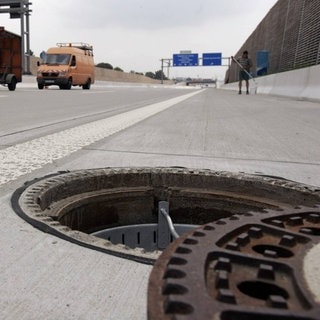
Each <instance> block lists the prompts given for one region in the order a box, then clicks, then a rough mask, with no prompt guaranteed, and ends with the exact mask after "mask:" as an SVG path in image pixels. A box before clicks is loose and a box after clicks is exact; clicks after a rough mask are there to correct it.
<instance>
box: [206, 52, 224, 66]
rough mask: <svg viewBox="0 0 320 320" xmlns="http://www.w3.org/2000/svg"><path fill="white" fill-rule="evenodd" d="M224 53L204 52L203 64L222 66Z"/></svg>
mask: <svg viewBox="0 0 320 320" xmlns="http://www.w3.org/2000/svg"><path fill="white" fill-rule="evenodd" d="M221 61H222V54H221V52H219V53H203V54H202V65H203V66H221Z"/></svg>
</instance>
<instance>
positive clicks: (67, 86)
mask: <svg viewBox="0 0 320 320" xmlns="http://www.w3.org/2000/svg"><path fill="white" fill-rule="evenodd" d="M71 87H72V79H71V78H69V79H68V82H67V84H66V85H65V87H64V89H66V90H70V89H71Z"/></svg>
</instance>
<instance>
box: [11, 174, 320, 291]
mask: <svg viewBox="0 0 320 320" xmlns="http://www.w3.org/2000/svg"><path fill="white" fill-rule="evenodd" d="M319 199H320V191H319V190H317V189H316V188H315V187H311V186H307V185H303V184H299V183H295V182H292V181H288V180H285V179H281V178H277V177H267V176H259V175H249V174H243V173H237V174H235V173H230V172H216V171H211V170H192V169H186V168H105V169H91V170H78V171H73V172H60V173H57V174H53V175H50V176H46V177H43V178H40V179H36V180H34V181H31V182H28V183H26V184H25V185H24V186H23V187H21V188H20V189H18V190H17V191H16V192H15V193H14V195H13V197H12V205H13V208H14V209H15V211H16V212H17V213H18V214H19V215H20V216H21V217H23V218H24V219H25V220H27V221H28V222H30V223H31V224H33V225H34V226H35V227H37V228H39V229H41V230H43V231H45V232H49V233H52V234H54V235H57V236H59V237H61V238H64V239H66V240H69V241H72V242H74V243H77V244H80V245H83V246H86V247H89V248H92V249H96V250H100V251H103V252H106V253H110V254H114V255H118V256H121V257H125V258H130V259H134V260H136V261H140V262H144V263H153V262H154V261H155V260H156V259H157V258H158V257H159V255H160V254H161V250H162V249H164V247H165V246H166V245H167V244H168V243H167V244H166V245H165V246H164V245H159V243H158V241H159V239H160V240H161V239H163V238H161V237H159V234H158V232H159V229H158V226H159V210H160V209H161V206H162V205H164V206H167V211H168V213H169V215H170V217H171V220H172V221H173V224H174V227H175V229H176V231H178V233H180V235H181V234H183V233H184V232H186V231H189V232H190V229H192V230H193V229H194V228H195V227H196V226H200V225H204V224H207V223H209V222H212V221H217V220H220V219H223V218H229V217H231V216H234V215H235V214H237V215H246V214H248V213H262V212H265V211H266V210H271V209H272V210H277V211H281V210H285V209H288V208H295V207H296V206H300V205H303V206H309V207H312V206H314V205H315V204H316V203H319ZM159 208H160V209H159ZM161 230H162V229H161ZM170 237H171V238H170V240H169V242H170V241H171V240H172V235H170ZM146 243H149V244H151V245H150V246H146V245H145V244H146ZM268 245H269V246H268ZM264 246H265V247H264ZM253 250H254V251H255V252H257V253H259V252H265V251H275V249H274V247H272V244H257V245H256V247H255V248H253ZM278 250H279V251H278V252H277V254H278V255H280V256H281V255H283V256H290V254H291V253H290V251H287V250H285V249H278ZM250 285H251V286H253V285H254V284H250V283H248V284H245V285H244V288H246V287H249V288H250ZM243 290H245V289H243Z"/></svg>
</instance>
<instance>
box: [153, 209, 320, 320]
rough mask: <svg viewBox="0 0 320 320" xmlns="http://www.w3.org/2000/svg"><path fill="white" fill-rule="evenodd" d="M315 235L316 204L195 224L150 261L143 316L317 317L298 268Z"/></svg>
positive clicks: (319, 212) (319, 225)
mask: <svg viewBox="0 0 320 320" xmlns="http://www.w3.org/2000/svg"><path fill="white" fill-rule="evenodd" d="M319 237H320V207H319V206H316V207H314V208H306V207H305V208H300V209H285V210H283V211H281V212H280V211H270V210H269V211H265V212H262V213H258V214H257V213H256V214H251V213H247V214H245V215H242V216H240V215H234V216H231V217H229V218H227V219H220V220H218V221H215V222H212V223H209V224H206V225H204V226H202V227H200V228H197V229H196V230H194V231H192V232H190V233H188V234H185V235H184V236H182V237H180V238H179V239H177V240H176V241H175V242H173V243H172V244H171V245H170V246H169V247H167V249H166V250H165V251H164V252H163V254H162V255H161V256H160V258H159V259H158V260H157V262H156V263H155V265H154V267H153V270H152V273H151V275H150V279H149V289H148V319H149V320H157V319H159V320H160V319H161V320H163V319H201V320H206V319H217V320H218V319H221V320H266V319H268V320H269V319H271V320H278V319H282V320H292V319H296V320H302V319H303V320H307V319H309V320H311V319H313V320H316V319H319V312H320V305H319V304H318V303H316V301H315V298H314V297H313V295H312V294H311V293H310V291H309V290H308V289H307V288H306V287H307V285H306V279H305V278H304V273H303V263H304V257H305V255H306V253H307V252H308V251H309V250H310V249H311V248H312V247H313V246H315V245H316V244H318V243H319V240H320V239H319ZM318 276H319V275H318ZM315 277H316V278H317V276H315ZM318 283H319V282H318Z"/></svg>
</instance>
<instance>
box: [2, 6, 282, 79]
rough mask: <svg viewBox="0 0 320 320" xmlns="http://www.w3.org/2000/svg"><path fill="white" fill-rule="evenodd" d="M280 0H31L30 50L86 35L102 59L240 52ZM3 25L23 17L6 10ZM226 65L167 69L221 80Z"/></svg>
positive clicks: (152, 66) (151, 64)
mask: <svg viewBox="0 0 320 320" xmlns="http://www.w3.org/2000/svg"><path fill="white" fill-rule="evenodd" d="M277 1H278V0H259V1H257V0H245V1H238V0H91V1H79V0H63V1H49V0H31V1H30V2H31V3H32V5H31V6H30V9H31V10H32V12H31V16H30V49H31V50H32V51H33V52H34V54H35V55H36V56H39V55H40V52H42V51H43V50H44V51H46V50H47V49H48V48H49V47H54V46H55V45H56V43H58V42H67V43H69V42H84V43H88V44H90V45H93V48H94V56H95V63H96V64H97V63H100V62H105V63H110V64H111V65H112V66H113V67H114V68H115V67H120V68H121V69H122V70H124V71H125V72H130V71H135V72H141V73H146V72H155V71H157V70H160V69H161V59H172V57H173V54H177V53H180V52H181V51H191V52H192V53H198V54H199V57H201V56H202V53H222V57H223V58H227V57H230V56H232V55H235V54H236V53H237V51H238V50H239V49H240V47H241V46H242V45H243V43H244V42H245V41H246V40H247V38H248V37H249V36H250V35H251V33H252V32H253V31H254V30H255V28H256V27H257V26H258V24H259V23H260V22H261V20H262V19H263V18H264V17H265V16H266V14H267V13H268V11H269V10H270V9H271V8H272V7H273V5H274V4H275V3H276V2H277ZM0 25H1V26H4V27H5V29H6V30H8V31H11V32H14V33H17V34H20V19H10V18H9V14H4V13H2V14H0ZM262 49H263V48H262ZM165 61H167V60H165ZM222 63H223V64H226V63H227V59H222ZM165 65H166V63H165ZM226 69H227V67H223V66H214V67H212V66H210V67H171V68H169V69H167V68H165V70H164V72H165V74H166V75H168V76H169V77H170V78H176V77H198V78H214V79H215V78H218V79H221V80H222V79H223V78H224V75H225V72H226ZM168 72H169V73H168Z"/></svg>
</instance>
